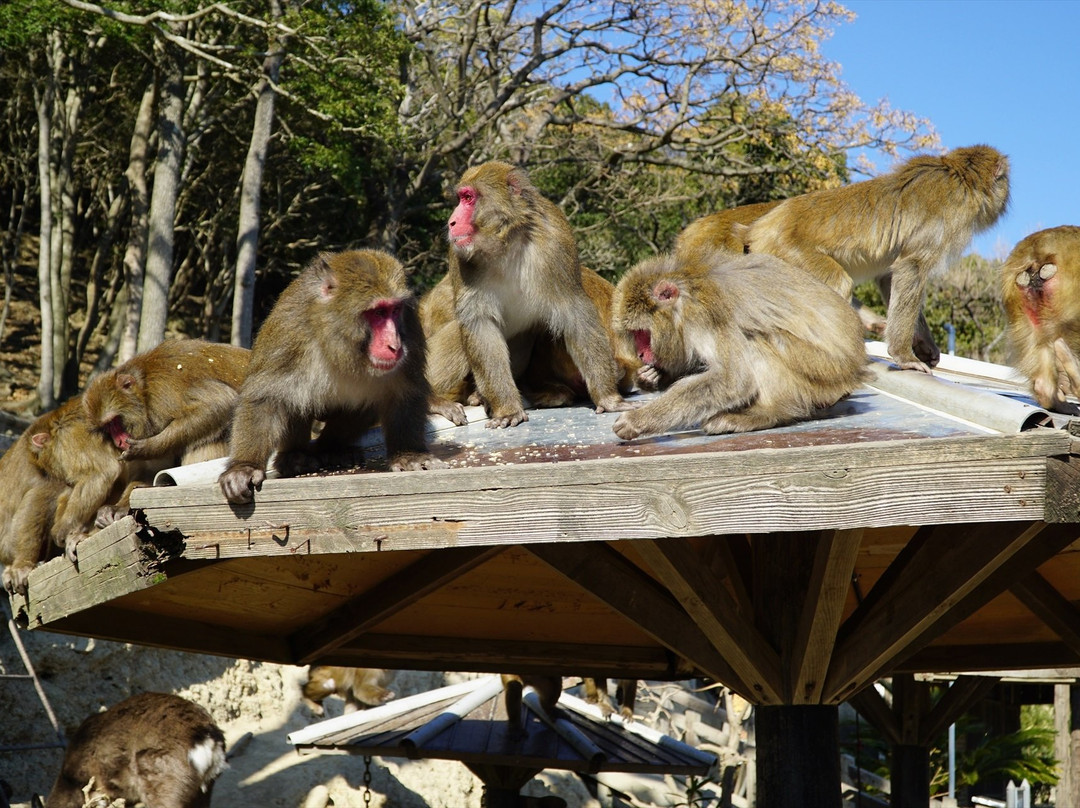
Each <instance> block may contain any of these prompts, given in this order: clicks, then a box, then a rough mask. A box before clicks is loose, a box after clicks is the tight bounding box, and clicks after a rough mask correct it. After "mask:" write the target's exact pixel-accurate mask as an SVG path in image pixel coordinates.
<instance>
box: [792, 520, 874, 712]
mask: <svg viewBox="0 0 1080 808" xmlns="http://www.w3.org/2000/svg"><path fill="white" fill-rule="evenodd" d="M862 535H863V531H862V529H861V528H856V529H855V530H837V531H834V532H833V533H831V534H826V535H825V536H823V537H822V538H821V539H819V540H818V546H817V552H816V553H815V554H814V566H813V568H812V569H811V570H810V580H809V583H808V586H807V592H806V600H805V602H804V603H803V607H802V613H801V619H800V621H799V627H798V633H797V634H796V637H795V643H794V647H793V649H792V652H791V658H792V665H791V669H792V672H793V674H794V681H793V683H792V688H791V693H792V697H793V701H794V703H795V704H820V703H821V693H822V691H823V690H824V688H825V677H826V675H827V674H828V671H829V663H830V662H831V661H832V652H833V647H834V645H835V643H836V633H837V630H838V629H839V627H840V621H841V620H842V619H843V616H844V603H845V602H846V600H847V593H848V591H849V590H850V589H851V575H852V572H853V571H854V569H855V561H856V559H857V557H858V554H859V546H860V544H861V542H862Z"/></svg>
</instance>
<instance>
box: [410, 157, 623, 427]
mask: <svg viewBox="0 0 1080 808" xmlns="http://www.w3.org/2000/svg"><path fill="white" fill-rule="evenodd" d="M456 193H457V200H458V203H457V207H455V208H454V211H453V213H452V214H451V215H450V221H449V238H450V268H449V272H448V277H449V278H450V285H451V288H452V290H453V300H454V317H455V320H456V321H457V324H458V325H459V327H460V332H458V331H457V330H455V329H452V328H446V327H444V328H443V329H441V330H440V331H439V332H438V333H437V334H434V335H433V336H432V339H431V355H432V359H431V363H430V365H431V368H432V373H433V376H432V378H433V386H434V388H435V390H436V394H437V395H441V394H442V393H443V391H444V390H445V389H451V388H453V387H454V385H455V383H456V378H457V376H459V375H460V374H459V372H458V369H457V368H455V369H454V372H453V374H451V375H452V377H453V378H450V379H447V380H445V381H444V380H443V379H442V378H441V376H440V368H441V367H442V366H443V365H444V364H446V365H452V364H453V362H454V361H455V360H454V358H453V357H454V354H455V352H456V351H458V350H459V349H458V348H457V343H458V342H460V345H461V349H460V350H463V351H464V355H465V359H466V361H467V363H468V368H469V370H470V371H471V372H472V375H473V379H474V382H475V385H476V392H477V393H478V395H479V396H480V398H481V399H482V400H483V402H484V404H485V406H486V407H487V409H488V414H489V416H490V420H489V421H488V426H489V427H506V426H516V425H518V424H520V423H521V422H522V421H527V420H528V417H529V416H528V415H527V414H526V413H525V410H524V407H523V406H522V400H521V393H520V392H519V391H518V388H517V385H516V383H515V381H514V373H513V370H512V362H511V346H510V344H509V343H510V342H511V341H513V340H514V339H515V338H518V337H521V336H523V335H524V336H528V335H529V334H530V332H532V331H533V329H537V328H542V329H544V330H546V331H548V332H550V333H551V334H553V335H554V336H556V337H561V338H563V339H564V340H565V342H566V349H567V351H568V352H569V354H570V356H571V357H572V358H573V360H574V364H575V365H576V366H577V367H578V369H579V370H580V371H581V375H582V376H583V377H584V380H585V385H586V387H587V388H588V392H589V396H590V398H591V399H592V401H593V404H594V405H595V406H596V410H597V412H604V411H619V410H627V409H630V408H631V406H632V405H631V404H629V403H628V402H626V401H624V400H623V397H622V396H621V395H620V394H619V391H618V388H617V385H616V364H615V357H614V353H613V350H612V347H611V343H610V341H609V339H608V337H607V334H606V333H605V330H604V326H603V324H602V322H601V319H600V314H599V313H598V311H597V309H596V305H595V304H594V303H593V302H592V300H590V298H589V295H588V294H587V293H586V291H585V289H584V287H583V286H582V280H581V264H580V262H579V260H578V253H577V244H576V243H575V241H574V234H573V231H572V230H571V229H570V223H569V222H568V221H567V219H566V216H565V215H564V214H563V213H562V211H561V210H559V208H558V206H557V205H555V204H554V203H553V202H551V201H550V200H548V199H545V198H544V197H543V196H542V195H541V194H540V192H539V191H538V190H537V189H536V188H535V186H533V184H532V182H530V181H529V178H528V175H527V174H526V173H525V172H524V171H523V170H522V169H520V168H516V167H514V166H512V165H509V164H507V163H501V162H489V163H484V164H483V165H480V166H476V167H474V168H470V169H469V170H468V171H466V172H465V174H464V175H463V176H462V178H461V181H460V182H459V183H458V186H457V189H456Z"/></svg>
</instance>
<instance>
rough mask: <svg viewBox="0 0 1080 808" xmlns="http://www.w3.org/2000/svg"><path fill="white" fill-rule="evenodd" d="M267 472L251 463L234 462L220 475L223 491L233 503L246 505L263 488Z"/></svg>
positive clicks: (219, 481)
mask: <svg viewBox="0 0 1080 808" xmlns="http://www.w3.org/2000/svg"><path fill="white" fill-rule="evenodd" d="M265 479H266V472H265V471H264V470H263V469H260V468H256V467H255V466H253V465H251V464H250V463H234V464H233V465H231V466H229V467H228V468H227V469H225V471H223V472H222V473H221V476H220V477H218V483H219V484H220V485H221V493H223V494H224V495H225V499H227V500H229V502H231V503H232V504H233V505H244V504H246V503H248V502H251V501H252V500H253V499H255V492H256V491H261V490H262V484H263V480H265Z"/></svg>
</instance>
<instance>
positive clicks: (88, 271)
mask: <svg viewBox="0 0 1080 808" xmlns="http://www.w3.org/2000/svg"><path fill="white" fill-rule="evenodd" d="M851 16H852V15H851V14H850V12H848V11H847V10H846V9H844V8H843V7H842V6H840V5H839V4H836V3H831V2H815V1H814V0H769V1H768V2H755V3H749V4H748V3H742V2H735V1H734V0H677V1H676V2H671V1H670V0H630V2H622V1H621V0H618V1H616V2H609V3H596V2H592V0H557V1H556V2H545V3H534V2H526V3H519V2H516V1H515V0H502V2H486V1H485V0H472V1H470V0H430V2H421V1H420V0H389V1H388V2H378V1H377V0H358V2H308V1H307V0H251V1H250V2H248V1H247V0H237V1H236V2H226V3H208V2H205V0H169V1H168V2H158V3H134V2H113V3H108V4H105V5H97V4H94V3H89V2H84V1H83V0H8V2H6V3H4V4H2V5H0V268H2V270H3V274H4V287H3V288H4V300H3V304H2V309H0V362H2V365H0V392H6V393H7V395H6V396H5V398H6V401H7V404H6V405H5V406H6V407H7V408H8V409H9V410H13V411H16V412H18V413H19V414H21V415H28V414H33V413H37V412H40V411H42V410H45V409H49V408H51V407H52V406H54V405H55V404H56V403H57V402H59V401H61V400H63V399H65V398H67V397H69V396H71V395H73V394H74V393H76V392H77V391H78V390H79V389H80V388H81V387H82V386H83V385H84V384H85V382H86V380H87V378H88V377H89V376H90V375H92V374H93V373H94V372H96V371H99V370H102V369H105V368H107V367H109V366H111V365H113V364H115V363H116V362H118V361H122V360H124V359H126V358H129V357H130V356H132V355H133V354H134V353H136V352H138V351H142V350H146V349H149V348H150V347H153V346H154V345H156V344H157V343H158V342H160V341H161V340H162V339H163V338H164V337H165V336H166V335H169V336H187V337H206V338H209V339H212V340H218V341H230V342H232V343H234V344H238V345H250V342H251V336H252V333H253V332H254V331H256V330H257V328H258V325H259V323H260V321H261V319H262V317H263V316H265V314H266V312H267V311H268V310H269V308H270V306H272V304H273V302H274V300H275V299H276V297H277V295H278V293H279V292H280V291H281V290H282V289H283V288H284V287H285V285H286V284H287V283H288V282H289V280H290V279H291V278H292V277H294V276H295V274H296V273H297V272H298V271H299V269H300V268H302V267H303V266H304V265H305V264H306V263H307V262H308V261H309V260H310V259H311V258H312V257H313V256H314V255H315V254H316V253H317V252H318V251H320V250H339V249H348V248H357V247H377V248H382V249H386V250H389V251H390V252H392V253H394V254H395V255H397V256H398V258H400V259H401V261H402V262H403V263H404V264H405V265H406V267H407V268H408V269H409V270H410V272H411V278H412V282H413V284H414V286H415V288H416V289H417V291H419V292H422V291H423V290H424V289H426V288H427V287H428V286H430V285H431V284H432V283H433V282H434V281H435V280H436V279H437V278H438V277H440V276H441V275H442V273H443V272H444V271H445V252H446V243H445V238H444V235H443V234H444V230H445V221H446V217H447V215H448V212H449V210H450V204H449V201H448V200H449V197H448V192H449V190H450V188H451V187H452V185H453V182H454V180H455V178H456V177H457V176H459V175H460V173H461V172H462V171H463V170H464V169H465V168H466V167H467V166H469V165H472V164H476V163H478V162H481V161H484V160H489V159H505V160H509V161H511V162H515V163H519V164H521V165H523V166H525V167H526V168H527V169H528V170H529V172H530V175H531V176H532V178H533V180H534V182H535V183H536V184H537V185H538V186H539V187H540V189H541V190H542V191H543V192H544V193H545V194H546V195H547V196H549V197H550V198H551V199H553V200H555V201H556V202H557V203H558V204H559V205H560V207H561V208H562V209H563V210H564V211H565V212H566V214H567V215H568V216H569V218H570V221H571V223H572V225H573V227H574V229H575V232H576V234H577V236H578V240H579V245H580V249H581V253H582V256H583V259H584V261H585V263H586V264H587V265H589V266H591V267H593V268H595V269H597V270H598V271H599V272H601V273H602V274H604V275H605V276H607V277H608V278H610V279H612V280H614V279H617V277H618V276H619V275H620V274H621V273H622V272H623V271H625V270H626V269H627V268H629V267H630V266H631V265H632V264H634V263H635V262H636V261H638V260H640V259H641V258H644V257H646V256H648V255H651V254H654V253H655V252H657V251H660V250H665V249H668V248H670V246H671V244H672V241H673V239H674V237H675V235H676V234H677V233H678V232H679V231H680V230H681V229H682V228H684V227H685V226H686V225H687V224H688V223H689V222H691V221H692V220H694V219H695V218H697V217H698V216H700V215H703V214H705V213H709V212H711V211H714V210H718V209H721V208H725V207H731V206H734V205H739V204H747V203H751V202H761V201H766V200H770V199H781V198H785V197H788V196H792V195H795V194H799V193H803V192H806V191H809V190H814V189H817V188H824V187H832V186H836V185H840V184H843V183H846V182H849V181H854V180H858V179H861V178H863V177H864V176H865V172H866V171H867V170H868V166H866V165H862V164H860V163H859V162H857V161H855V160H853V159H851V158H850V157H849V155H852V154H859V153H866V152H869V151H874V152H877V153H885V154H887V155H890V156H892V157H894V158H895V159H902V158H903V157H906V156H907V155H908V154H910V153H912V152H914V151H920V150H927V149H933V148H936V147H937V146H938V145H939V144H938V143H937V139H936V136H935V135H934V132H933V129H932V127H931V125H930V123H929V122H928V121H926V120H922V119H919V118H917V117H916V116H914V115H912V114H910V113H906V112H903V111H900V110H895V109H891V108H890V107H889V106H888V104H887V103H884V102H882V103H878V104H874V105H871V104H867V103H865V102H863V101H862V100H860V99H859V98H858V97H856V96H855V95H854V94H853V93H851V92H850V91H849V90H848V89H847V88H846V87H845V86H844V85H843V84H842V82H840V81H839V79H838V78H837V76H838V73H839V71H838V70H837V69H836V68H837V66H836V65H834V64H831V63H829V62H828V60H827V59H825V58H824V57H823V55H822V53H821V50H820V44H821V43H822V42H823V41H825V40H826V39H827V38H828V37H829V36H830V35H831V34H832V32H833V31H834V30H835V29H836V27H837V26H839V25H841V24H843V23H845V22H847V21H850V19H851ZM954 145H956V144H954ZM959 145H965V144H959ZM861 292H862V294H863V295H864V296H868V297H871V298H873V294H874V293H873V291H872V290H871V289H870V288H869V287H864V288H863V289H862V290H861ZM871 302H872V301H871ZM928 317H929V319H930V320H931V323H932V327H933V328H934V330H935V332H936V336H937V338H938V340H939V342H941V343H942V344H943V345H944V344H946V336H945V330H944V329H945V326H946V324H952V325H953V327H955V329H956V345H957V349H956V350H957V352H958V353H962V354H966V355H969V356H975V357H979V358H985V359H995V360H999V359H1000V358H1001V356H1002V354H1001V351H1000V348H1001V346H1000V333H1001V320H1002V317H1001V314H1000V307H999V305H998V303H997V293H996V277H995V273H994V271H993V268H992V267H990V266H988V262H986V261H983V260H982V259H980V258H978V257H977V256H971V257H968V258H966V259H965V260H964V263H963V264H962V265H961V266H960V267H958V268H956V269H955V270H954V271H952V272H951V273H950V274H949V276H948V277H946V278H944V279H939V280H938V283H937V285H936V287H935V288H934V289H933V290H932V291H931V295H930V300H929V304H928ZM4 388H6V390H5V389H4Z"/></svg>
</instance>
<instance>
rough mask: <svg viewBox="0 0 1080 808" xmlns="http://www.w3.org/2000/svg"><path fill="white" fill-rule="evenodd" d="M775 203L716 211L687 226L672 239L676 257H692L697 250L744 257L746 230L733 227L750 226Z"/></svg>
mask: <svg viewBox="0 0 1080 808" xmlns="http://www.w3.org/2000/svg"><path fill="white" fill-rule="evenodd" d="M781 201H782V200H777V201H775V202H756V203H754V204H752V205H739V206H738V207H737V208H728V209H727V210H718V211H716V213H709V214H707V215H705V216H702V217H701V218H699V219H695V220H694V221H692V222H690V224H689V225H687V227H686V229H685V230H683V231H682V232H681V233H679V235H678V236H677V237H676V239H675V254H676V255H678V256H684V255H692V254H693V253H694V252H696V251H698V250H723V251H725V252H729V253H736V254H737V253H744V252H746V251H747V245H746V242H745V241H744V238H745V236H746V231H745V228H736V227H734V225H736V224H740V225H750V224H753V223H754V222H755V221H757V220H758V219H760V218H761V217H762V216H764V215H765V214H766V213H768V212H769V211H770V210H772V209H773V208H775V207H776V206H777V205H779V204H780V202H781Z"/></svg>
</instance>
